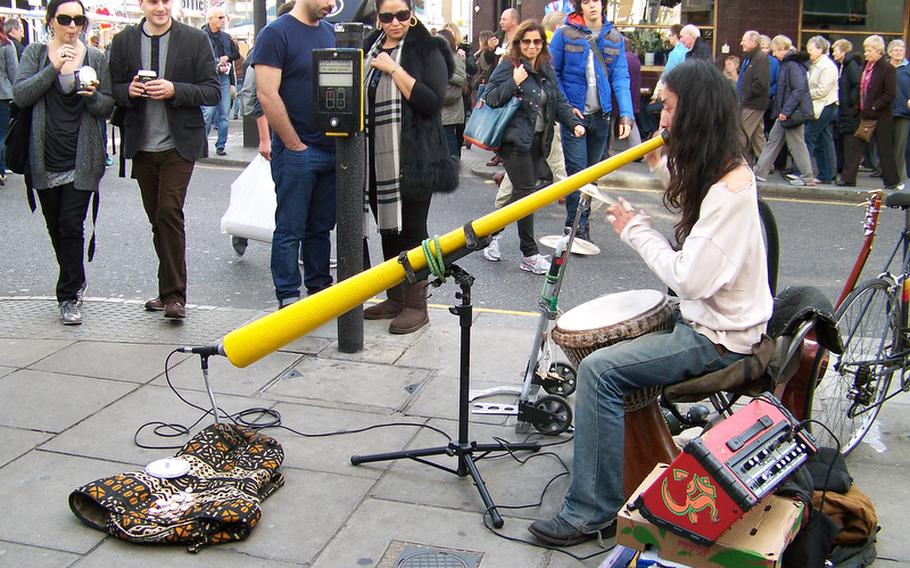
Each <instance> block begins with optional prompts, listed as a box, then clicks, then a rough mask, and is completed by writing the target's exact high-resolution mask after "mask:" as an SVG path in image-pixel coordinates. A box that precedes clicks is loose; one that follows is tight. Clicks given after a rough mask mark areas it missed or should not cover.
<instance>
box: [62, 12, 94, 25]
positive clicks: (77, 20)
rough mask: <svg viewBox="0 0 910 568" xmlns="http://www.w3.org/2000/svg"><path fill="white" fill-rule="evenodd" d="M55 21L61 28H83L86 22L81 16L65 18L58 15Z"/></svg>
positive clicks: (64, 15)
mask: <svg viewBox="0 0 910 568" xmlns="http://www.w3.org/2000/svg"><path fill="white" fill-rule="evenodd" d="M55 19H56V20H57V23H58V24H60V25H61V26H68V25H70V24H76V25H77V26H84V25H85V22H86V21H87V20H86V19H85V16H82V15H79V16H67V15H66V14H60V15H59V16H57V17H56V18H55Z"/></svg>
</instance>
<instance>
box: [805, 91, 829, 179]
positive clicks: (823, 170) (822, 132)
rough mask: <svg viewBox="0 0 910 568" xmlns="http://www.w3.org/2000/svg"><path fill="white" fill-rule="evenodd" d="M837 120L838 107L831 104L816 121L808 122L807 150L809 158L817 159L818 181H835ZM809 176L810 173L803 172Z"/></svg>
mask: <svg viewBox="0 0 910 568" xmlns="http://www.w3.org/2000/svg"><path fill="white" fill-rule="evenodd" d="M835 120H837V105H836V104H830V105H828V106H826V107H825V108H824V110H822V113H821V114H820V115H819V117H818V118H817V119H815V120H810V121H808V122H806V134H805V136H806V148H808V150H809V156H811V157H813V158H815V164H816V165H817V166H818V179H820V180H822V181H831V180H833V179H834V168H835V166H836V160H837V157H836V155H835V153H834V131H833V127H832V125H833V124H834V121H835ZM801 173H802V174H804V175H808V174H809V173H810V172H801Z"/></svg>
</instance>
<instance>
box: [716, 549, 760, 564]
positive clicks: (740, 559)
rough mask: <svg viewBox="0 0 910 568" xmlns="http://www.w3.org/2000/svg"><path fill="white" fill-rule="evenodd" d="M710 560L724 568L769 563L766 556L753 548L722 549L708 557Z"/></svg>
mask: <svg viewBox="0 0 910 568" xmlns="http://www.w3.org/2000/svg"><path fill="white" fill-rule="evenodd" d="M708 562H712V563H714V564H717V565H718V566H723V567H724V568H750V567H758V566H766V565H767V561H766V559H765V557H764V556H762V555H761V554H759V553H757V552H754V551H752V550H722V551H720V552H718V553H717V554H715V555H713V556H711V557H710V558H708Z"/></svg>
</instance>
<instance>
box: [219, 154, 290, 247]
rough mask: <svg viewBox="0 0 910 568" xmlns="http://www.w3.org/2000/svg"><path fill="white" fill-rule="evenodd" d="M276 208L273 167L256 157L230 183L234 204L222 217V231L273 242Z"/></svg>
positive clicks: (266, 161) (263, 159) (260, 157)
mask: <svg viewBox="0 0 910 568" xmlns="http://www.w3.org/2000/svg"><path fill="white" fill-rule="evenodd" d="M277 207H278V201H277V199H276V196H275V182H273V181H272V167H271V166H270V165H269V162H268V160H266V159H265V158H263V157H262V156H256V158H255V159H254V160H253V161H252V162H250V165H248V166H247V167H246V169H245V170H243V173H241V174H240V177H238V178H237V179H236V180H234V183H232V184H231V202H230V204H229V205H228V208H227V211H225V213H224V216H223V217H222V218H221V232H222V233H228V234H230V235H233V236H235V237H243V238H245V239H252V240H254V241H262V242H264V243H270V242H272V233H274V232H275V209H276V208H277Z"/></svg>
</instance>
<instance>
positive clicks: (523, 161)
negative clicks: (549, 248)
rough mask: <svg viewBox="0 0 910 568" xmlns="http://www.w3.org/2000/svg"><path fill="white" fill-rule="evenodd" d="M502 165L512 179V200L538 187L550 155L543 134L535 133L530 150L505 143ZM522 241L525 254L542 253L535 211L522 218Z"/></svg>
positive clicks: (519, 222) (519, 235) (522, 251)
mask: <svg viewBox="0 0 910 568" xmlns="http://www.w3.org/2000/svg"><path fill="white" fill-rule="evenodd" d="M500 155H501V156H502V164H503V166H505V168H506V174H508V176H509V179H510V180H511V181H512V196H511V197H510V198H509V203H514V202H515V201H518V200H519V199H521V198H523V197H527V196H528V195H531V194H532V193H534V192H535V191H537V189H539V186H538V180H539V179H541V178H542V177H546V169H547V163H546V156H544V155H543V133H542V132H539V133H537V134H535V135H534V141H533V142H532V144H531V149H530V151H527V152H525V151H521V150H517V149H516V148H515V147H514V146H511V145H503V147H502V149H501V150H500ZM517 224H518V241H519V245H518V246H519V248H520V249H521V254H522V255H524V256H533V255H535V254H537V253H538V248H537V241H536V240H535V239H534V214H533V213H531V214H530V215H528V216H526V217H522V218H521V219H519V220H518V223H517Z"/></svg>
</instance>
